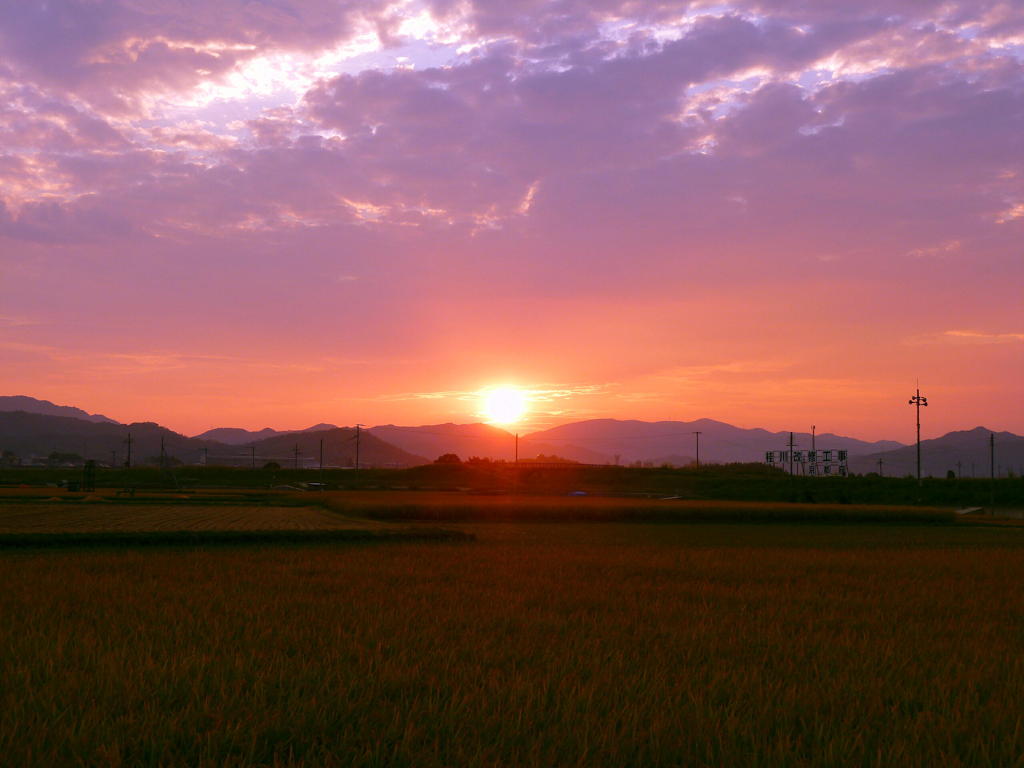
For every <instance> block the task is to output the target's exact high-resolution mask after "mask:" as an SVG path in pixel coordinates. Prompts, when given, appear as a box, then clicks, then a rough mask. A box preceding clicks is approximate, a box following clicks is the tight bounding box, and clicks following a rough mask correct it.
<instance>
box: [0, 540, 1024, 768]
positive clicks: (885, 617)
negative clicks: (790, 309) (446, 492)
mask: <svg viewBox="0 0 1024 768" xmlns="http://www.w3.org/2000/svg"><path fill="white" fill-rule="evenodd" d="M460 527H464V529H465V530H467V531H470V532H472V533H474V534H475V535H476V536H477V539H478V540H477V541H476V542H474V543H463V544H424V543H396V544H393V545H389V546H386V547H366V546H344V545H343V546H337V545H331V546H307V547H300V548H295V547H256V548H228V549H204V548H191V549H155V550H146V551H143V550H138V549H126V550H103V551H98V550H85V551H75V550H71V551H18V552H10V551H8V552H0V583H3V584H4V589H3V590H0V615H3V617H4V621H3V622H0V711H3V712H4V717H3V718H0V754H3V755H4V761H5V762H6V763H7V764H10V765H19V766H52V765H62V766H65V765H66V766H76V765H82V766H85V765H90V766H91V765H104V766H108V765H109V766H126V765H131V766H203V765H210V766H212V765H217V766H254V765H255V766H310V767H312V766H410V767H411V766H422V767H424V768H431V767H432V766H462V765H467V766H468V765H481V766H506V765H507V766H560V765H581V766H582V765H586V766H623V765H629V766H678V765H771V766H834V765H869V766H871V765H875V766H892V765H944V766H946V765H948V766H968V765H970V766H985V765H991V766H1003V765H1019V764H1020V763H1021V759H1022V756H1024V714H1022V713H1024V654H1022V653H1021V649H1022V647H1024V583H1022V582H1021V579H1020V573H1021V572H1022V570H1024V531H1022V529H1019V528H998V527H988V528H986V527H959V526H921V525H913V526H901V525H887V526H851V525H827V524H821V525H813V526H808V525H786V524H778V525H770V526H767V525H743V524H738V523H733V524H730V525H707V524H690V525H647V524H628V525H626V524H619V523H608V524H603V525H587V524H560V523H551V524H546V525H528V524H489V523H484V524H482V523H470V524H467V525H465V526H460Z"/></svg>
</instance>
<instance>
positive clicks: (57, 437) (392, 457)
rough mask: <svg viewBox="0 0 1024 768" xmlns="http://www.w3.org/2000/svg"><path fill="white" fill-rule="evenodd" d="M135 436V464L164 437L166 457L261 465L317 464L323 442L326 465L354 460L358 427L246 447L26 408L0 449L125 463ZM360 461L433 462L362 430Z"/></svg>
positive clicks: (1, 423) (6, 418) (154, 453)
mask: <svg viewBox="0 0 1024 768" xmlns="http://www.w3.org/2000/svg"><path fill="white" fill-rule="evenodd" d="M129 434H130V435H131V438H132V464H133V465H138V464H146V463H150V464H152V463H155V460H156V459H158V457H159V456H160V441H161V438H162V439H163V445H164V451H165V454H166V456H168V457H170V458H173V459H178V460H179V461H181V462H182V463H185V464H200V463H203V462H205V461H209V463H210V464H226V465H235V466H249V465H250V462H252V461H254V460H255V461H256V462H258V464H259V466H262V465H263V464H265V463H267V462H268V461H276V462H278V463H279V464H281V466H289V465H290V464H291V463H293V462H294V461H295V446H296V445H298V447H299V461H298V464H299V466H300V467H302V466H306V467H308V466H319V458H320V457H319V453H320V440H323V441H324V464H325V465H328V466H351V465H352V464H353V463H354V461H355V430H354V429H338V428H331V429H326V430H320V431H317V432H307V431H302V432H293V433H288V434H279V435H274V436H273V437H269V438H266V439H263V440H257V441H255V442H252V443H249V444H247V445H244V446H239V445H230V444H227V443H223V442H217V441H214V440H200V439H199V438H194V437H186V436H185V435H181V434H178V433H177V432H174V431H173V430H170V429H167V428H166V427H161V426H160V425H159V424H154V423H152V422H136V423H134V424H116V423H106V422H102V423H96V422H91V421H85V420H84V419H72V418H68V417H66V416H46V415H43V414H38V413H26V412H25V411H9V412H0V451H4V450H6V451H12V452H13V453H15V454H16V455H17V456H19V457H20V458H21V459H22V461H23V462H25V463H27V462H28V461H29V460H30V459H32V458H33V457H46V456H48V455H49V454H51V453H53V452H58V453H69V454H78V455H80V456H82V457H83V458H85V459H94V460H96V461H98V462H100V463H101V464H106V465H114V464H117V465H121V464H123V463H124V462H125V460H126V459H127V456H128V443H127V439H128V436H129ZM359 447H360V465H361V466H366V467H371V466H374V467H392V466H394V467H399V466H401V467H405V466H415V465H417V464H427V463H429V460H428V459H426V458H424V457H422V456H416V455H414V454H411V453H408V452H406V451H403V450H401V449H400V448H396V447H395V446H393V445H389V444H388V443H385V442H384V441H383V440H381V439H380V438H378V437H375V436H374V435H370V434H367V433H366V432H365V431H364V432H363V434H362V436H361V439H360V446H359Z"/></svg>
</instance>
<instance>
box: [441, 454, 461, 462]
mask: <svg viewBox="0 0 1024 768" xmlns="http://www.w3.org/2000/svg"><path fill="white" fill-rule="evenodd" d="M434 463H435V464H461V463H462V459H460V458H459V457H458V456H457V455H456V454H454V453H444V454H441V455H440V456H438V457H437V458H436V459H434Z"/></svg>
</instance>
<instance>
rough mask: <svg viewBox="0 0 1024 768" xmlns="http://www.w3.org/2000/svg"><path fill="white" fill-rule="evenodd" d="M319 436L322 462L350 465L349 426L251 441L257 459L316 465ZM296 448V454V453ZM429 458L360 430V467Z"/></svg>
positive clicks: (352, 437)
mask: <svg viewBox="0 0 1024 768" xmlns="http://www.w3.org/2000/svg"><path fill="white" fill-rule="evenodd" d="M321 440H323V450H324V466H329V467H351V466H354V464H355V456H356V430H355V429H354V428H352V427H344V428H339V427H335V428H333V429H325V430H321V431H317V432H308V431H303V432H293V433H290V434H283V435H275V436H274V437H269V438H267V439H265V440H258V441H256V442H254V443H251V444H250V445H249V446H248V448H249V449H250V450H252V451H254V452H255V455H256V457H257V461H259V462H263V463H266V462H267V461H276V462H277V463H278V464H280V465H281V466H282V467H290V466H296V465H297V466H299V467H317V466H319V465H320V441H321ZM296 449H298V455H296ZM430 461H431V459H428V458H426V457H424V456H420V455H416V454H414V453H411V452H409V451H405V450H402V449H401V448H399V447H397V446H395V445H392V444H391V443H388V442H385V441H384V440H382V439H381V438H379V437H377V436H376V435H374V434H372V433H371V432H370V431H369V430H362V434H361V435H360V439H359V465H360V466H361V467H414V466H418V465H420V464H429V463H430Z"/></svg>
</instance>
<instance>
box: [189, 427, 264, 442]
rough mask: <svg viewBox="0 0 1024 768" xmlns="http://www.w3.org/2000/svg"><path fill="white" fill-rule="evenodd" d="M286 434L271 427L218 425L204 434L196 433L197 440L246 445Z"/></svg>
mask: <svg viewBox="0 0 1024 768" xmlns="http://www.w3.org/2000/svg"><path fill="white" fill-rule="evenodd" d="M281 434H284V433H283V432H278V431H277V430H276V429H271V428H270V427H264V428H263V429H260V430H256V431H252V430H248V429H241V428H238V427H216V428H215V429H208V430H206V431H205V432H203V433H202V434H199V435H196V436H195V439H196V440H216V441H217V442H218V443H225V444H227V445H245V444H246V443H251V442H253V441H254V440H263V439H265V438H268V437H274V436H275V435H281Z"/></svg>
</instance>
